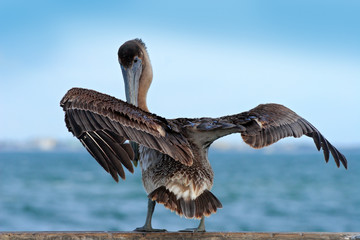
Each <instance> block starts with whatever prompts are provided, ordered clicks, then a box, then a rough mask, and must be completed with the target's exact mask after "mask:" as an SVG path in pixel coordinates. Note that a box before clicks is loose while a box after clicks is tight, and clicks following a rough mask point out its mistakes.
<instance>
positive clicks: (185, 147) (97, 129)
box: [60, 88, 193, 181]
mask: <svg viewBox="0 0 360 240" xmlns="http://www.w3.org/2000/svg"><path fill="white" fill-rule="evenodd" d="M60 106H61V107H62V108H63V110H64V111H65V122H66V126H67V128H68V130H69V131H70V132H72V133H73V135H74V136H75V137H77V138H78V139H79V140H80V141H81V143H82V144H83V145H84V146H85V148H86V149H87V150H88V151H89V153H90V154H91V155H92V156H93V157H94V158H95V159H96V160H97V162H98V163H99V164H100V165H101V166H102V167H103V168H104V169H105V170H106V171H107V172H109V173H110V174H111V176H112V177H113V178H114V179H115V180H116V181H118V176H117V175H119V176H120V177H121V178H123V179H125V173H124V170H123V167H122V166H125V167H126V168H127V169H128V170H129V171H130V172H133V171H134V169H133V166H132V163H131V160H133V159H134V152H133V149H132V148H131V146H130V144H128V143H125V141H126V140H129V141H132V142H135V143H138V144H141V145H144V146H146V147H149V148H152V149H155V150H158V151H160V152H162V153H164V154H167V155H169V156H170V157H172V158H174V159H175V160H177V161H179V162H181V163H183V164H185V165H191V164H192V162H193V153H192V151H191V149H190V146H189V143H188V142H187V140H186V139H185V138H184V137H183V136H182V135H181V134H180V133H178V132H176V131H173V130H172V129H170V126H169V125H168V123H167V121H166V119H164V118H161V117H159V116H156V115H154V114H151V113H148V112H145V111H142V110H141V109H139V108H137V107H135V106H133V105H131V104H128V103H126V102H123V101H121V100H119V99H116V98H114V97H111V96H109V95H106V94H102V93H99V92H96V91H93V90H88V89H82V88H72V89H70V90H69V91H68V92H67V93H66V95H65V96H64V97H63V99H62V100H61V102H60ZM132 145H134V144H132Z"/></svg>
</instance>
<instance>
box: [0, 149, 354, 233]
mask: <svg viewBox="0 0 360 240" xmlns="http://www.w3.org/2000/svg"><path fill="white" fill-rule="evenodd" d="M344 154H345V155H346V156H347V158H348V161H349V170H345V169H344V168H342V167H341V168H340V169H338V168H337V167H336V165H335V163H334V162H333V159H330V162H329V163H328V164H325V161H324V160H323V156H322V154H321V153H318V152H316V151H314V152H313V153H303V154H265V153H241V152H236V151H217V150H211V151H210V154H209V158H210V162H211V164H212V166H213V169H214V172H215V180H214V187H213V190H212V192H213V193H214V194H215V195H216V196H217V197H218V198H219V200H220V201H221V202H222V204H223V208H222V209H219V210H218V212H217V213H216V214H213V215H211V216H210V217H209V218H206V221H205V223H206V228H207V231H326V232H336V231H343V232H348V231H357V232H358V231H360V191H359V186H360V161H359V160H360V151H354V150H353V151H350V150H349V151H344ZM146 208H147V198H146V194H145V191H144V190H143V187H142V184H141V175H140V169H139V168H136V170H135V174H130V173H128V174H127V179H126V181H120V182H119V183H116V182H115V181H113V180H112V178H111V176H110V175H109V174H107V173H106V172H105V171H104V170H103V169H102V168H101V167H100V166H99V165H98V164H97V162H96V161H95V160H93V159H92V158H91V156H90V155H89V154H88V153H86V152H76V153H69V152H68V153H61V152H48V153H44V152H28V153H19V152H2V153H0V231H87V230H92V231H131V230H133V229H135V228H136V227H139V226H142V225H143V224H144V221H145V216H146V210H147V209H146ZM197 224H198V221H196V220H189V219H185V218H180V217H179V216H177V215H176V214H174V213H172V212H170V211H169V210H167V209H165V208H164V207H163V206H162V205H157V206H156V209H155V213H154V216H153V227H156V228H166V229H168V230H170V231H177V230H179V229H183V228H189V227H196V226H197Z"/></svg>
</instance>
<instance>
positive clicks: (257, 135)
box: [230, 104, 347, 168]
mask: <svg viewBox="0 0 360 240" xmlns="http://www.w3.org/2000/svg"><path fill="white" fill-rule="evenodd" d="M230 118H232V119H233V121H234V122H236V118H238V119H241V120H242V121H244V120H248V122H247V123H242V126H244V127H245V128H246V130H245V131H243V132H242V133H241V136H242V138H243V140H244V141H245V143H247V144H249V145H250V146H251V147H253V148H263V147H265V146H269V145H271V144H273V143H275V142H277V141H279V140H280V139H282V138H285V137H295V138H299V137H301V136H303V135H306V136H308V137H311V138H313V140H314V143H315V145H316V147H317V149H318V150H319V151H320V149H321V148H322V150H323V153H324V158H325V161H326V162H328V160H329V155H330V153H331V154H332V156H333V158H334V160H335V162H336V165H337V166H338V167H340V162H341V163H342V164H343V165H344V167H345V168H347V160H346V158H345V156H344V155H343V154H341V153H340V152H339V151H338V150H337V149H336V148H335V147H334V146H333V145H332V144H331V143H330V142H329V141H328V140H327V139H326V138H325V137H324V136H323V135H322V134H321V133H320V132H319V131H318V130H317V129H316V128H315V127H314V126H313V125H312V124H311V123H309V122H308V121H307V120H305V119H304V118H302V117H300V116H299V115H297V114H296V113H295V112H293V111H292V110H290V109H289V108H287V107H285V106H282V105H280V104H261V105H259V106H257V107H255V108H253V109H251V110H250V111H248V112H245V113H241V114H239V115H235V116H230ZM234 118H235V119H234Z"/></svg>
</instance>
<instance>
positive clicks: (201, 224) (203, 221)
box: [179, 217, 206, 232]
mask: <svg viewBox="0 0 360 240" xmlns="http://www.w3.org/2000/svg"><path fill="white" fill-rule="evenodd" d="M179 232H206V230H205V217H202V218H201V220H200V224H199V226H198V227H197V228H186V229H183V230H180V231H179Z"/></svg>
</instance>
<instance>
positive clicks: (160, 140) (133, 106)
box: [60, 39, 347, 231]
mask: <svg viewBox="0 0 360 240" xmlns="http://www.w3.org/2000/svg"><path fill="white" fill-rule="evenodd" d="M118 59H119V63H120V66H121V70H122V74H123V77H124V82H125V91H126V100H127V102H123V101H121V100H119V99H116V98H114V97H111V96H109V95H106V94H102V93H99V92H96V91H93V90H88V89H81V88H73V89H70V90H69V91H68V92H67V93H66V95H65V96H64V97H63V99H62V100H61V103H60V105H61V107H62V108H63V110H64V111H65V122H66V126H67V128H68V130H69V131H70V132H72V133H73V134H74V136H75V137H77V138H78V139H79V140H80V141H81V143H82V144H83V145H84V146H85V148H86V149H87V150H88V151H89V153H90V154H91V155H92V156H93V157H94V158H95V159H96V161H97V162H98V163H99V164H100V165H101V166H102V167H103V168H104V169H105V170H106V171H107V172H108V173H110V174H111V176H112V177H113V178H114V179H115V181H118V180H119V178H118V176H120V177H121V178H122V179H125V173H124V170H123V166H125V168H127V169H128V170H129V171H130V172H133V171H134V168H133V164H132V162H131V161H133V162H134V164H136V163H137V161H139V162H140V166H141V170H142V181H143V185H144V188H145V190H146V192H147V194H148V198H149V200H148V201H149V203H148V212H147V217H146V222H145V225H144V226H143V227H140V228H137V229H136V230H138V231H157V230H156V229H153V228H152V226H151V219H152V214H153V211H154V207H155V203H156V202H157V203H161V204H163V205H164V206H165V207H166V208H168V209H170V210H171V211H175V212H176V213H177V214H179V215H183V216H185V217H186V218H197V219H201V221H200V224H199V226H198V228H196V229H194V231H205V224H204V217H205V216H209V215H211V214H212V213H215V212H216V211H217V209H218V208H221V207H222V205H221V203H220V201H219V200H218V199H217V198H216V197H215V196H214V195H213V194H212V193H211V192H210V190H211V187H212V185H213V175H214V174H213V171H212V169H211V166H210V163H209V161H208V157H207V155H208V149H209V147H210V145H211V143H213V142H214V141H215V140H216V139H218V138H220V137H222V136H225V135H228V134H232V133H239V134H240V135H241V137H242V139H243V140H244V141H245V143H247V144H248V145H250V146H251V147H253V148H263V147H265V146H268V145H271V144H273V143H275V142H277V141H278V140H280V139H282V138H285V137H290V136H292V137H295V138H298V137H301V136H302V135H306V136H308V137H311V138H313V140H314V142H315V145H316V147H317V149H318V150H320V149H321V148H322V150H323V153H324V158H325V161H326V162H328V160H329V155H330V153H331V154H332V156H333V158H334V160H335V162H336V165H337V166H338V167H340V163H342V164H343V165H344V167H345V168H347V160H346V158H345V156H344V155H343V154H341V153H340V152H339V151H338V150H337V149H336V148H335V147H334V146H333V145H331V143H329V142H328V141H327V140H326V139H325V138H324V136H323V135H322V134H321V133H320V132H319V131H318V130H317V129H316V128H315V127H314V126H313V125H312V124H311V123H309V122H308V121H307V120H305V119H304V118H302V117H300V116H299V115H297V114H296V113H295V112H293V111H292V110H290V109H288V108H286V107H284V106H282V105H279V104H261V105H259V106H257V107H255V108H253V109H251V110H249V111H246V112H243V113H239V114H235V115H231V116H224V117H219V118H209V117H205V118H191V119H190V118H177V119H165V118H163V117H160V116H157V115H155V114H153V113H150V112H149V110H148V107H147V105H146V94H147V91H148V89H149V87H150V84H151V81H152V77H153V76H152V67H151V63H150V59H149V55H148V53H147V50H146V47H145V44H144V43H143V42H142V41H141V40H140V39H134V40H130V41H127V42H125V43H124V44H123V45H122V46H121V47H120V48H119V51H118ZM128 141H130V144H129V142H128Z"/></svg>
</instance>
